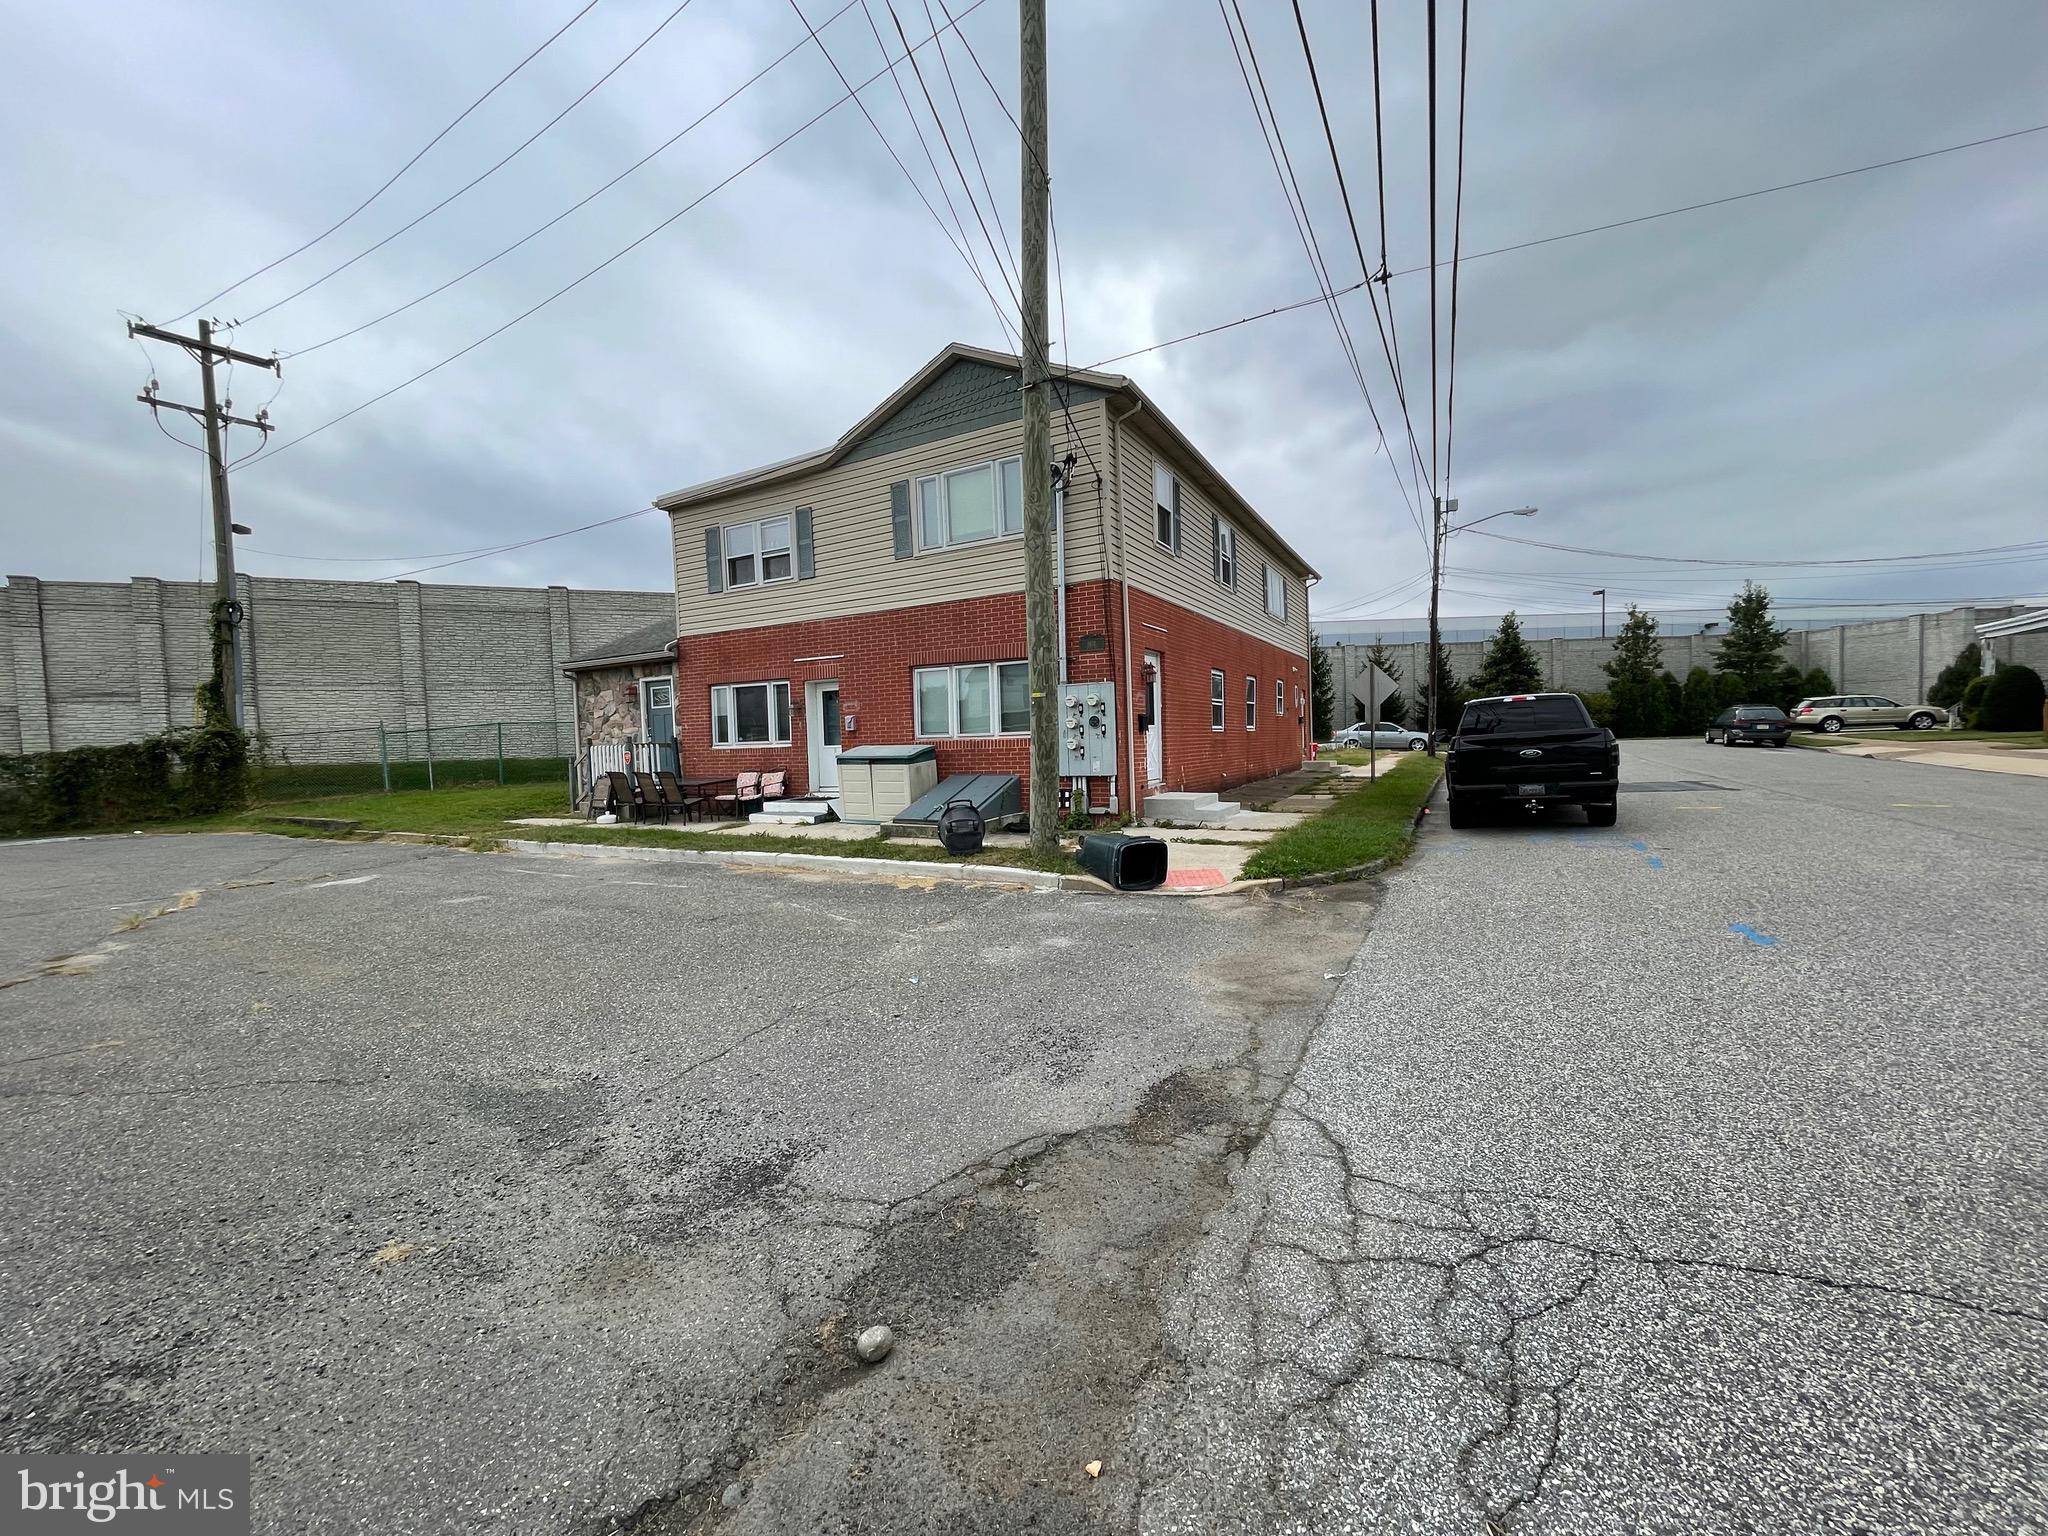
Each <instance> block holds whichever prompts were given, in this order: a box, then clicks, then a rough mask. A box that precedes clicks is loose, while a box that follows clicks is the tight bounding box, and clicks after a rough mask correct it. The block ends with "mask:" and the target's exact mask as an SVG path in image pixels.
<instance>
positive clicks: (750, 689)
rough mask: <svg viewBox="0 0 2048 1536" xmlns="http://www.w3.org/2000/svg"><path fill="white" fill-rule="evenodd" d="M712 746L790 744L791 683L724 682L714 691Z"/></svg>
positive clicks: (775, 745)
mask: <svg viewBox="0 0 2048 1536" xmlns="http://www.w3.org/2000/svg"><path fill="white" fill-rule="evenodd" d="M711 745H713V746H714V747H786V746H788V745H789V684H787V683H724V684H721V685H720V686H718V687H716V688H713V689H712V690H711Z"/></svg>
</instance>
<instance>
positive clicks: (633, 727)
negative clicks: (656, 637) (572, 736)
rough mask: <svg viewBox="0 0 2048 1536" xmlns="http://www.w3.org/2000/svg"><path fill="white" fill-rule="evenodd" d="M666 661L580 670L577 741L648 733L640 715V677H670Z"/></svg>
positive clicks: (632, 737) (636, 737) (626, 738)
mask: <svg viewBox="0 0 2048 1536" xmlns="http://www.w3.org/2000/svg"><path fill="white" fill-rule="evenodd" d="M667 676H669V668H668V666H667V665H666V664H665V663H663V662H642V663H640V664H638V665H636V666H624V667H597V668H594V669H592V670H591V671H588V672H578V673H577V674H576V741H577V745H578V746H579V747H580V746H581V745H582V744H583V743H584V742H586V741H594V742H599V743H602V744H609V743H611V742H615V741H638V740H640V739H641V738H642V736H643V735H645V722H644V721H643V720H642V719H641V718H640V679H641V678H643V677H667Z"/></svg>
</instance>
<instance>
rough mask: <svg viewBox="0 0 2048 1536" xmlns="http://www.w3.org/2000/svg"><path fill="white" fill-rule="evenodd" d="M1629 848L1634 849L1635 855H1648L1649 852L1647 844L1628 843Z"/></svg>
mask: <svg viewBox="0 0 2048 1536" xmlns="http://www.w3.org/2000/svg"><path fill="white" fill-rule="evenodd" d="M1629 847H1631V848H1633V849H1635V851H1636V852H1637V853H1648V852H1649V851H1650V845H1649V844H1648V843H1630V844H1629Z"/></svg>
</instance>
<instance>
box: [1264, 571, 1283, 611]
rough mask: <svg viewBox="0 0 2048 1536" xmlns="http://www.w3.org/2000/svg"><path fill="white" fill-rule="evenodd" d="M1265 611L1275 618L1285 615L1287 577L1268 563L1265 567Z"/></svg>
mask: <svg viewBox="0 0 2048 1536" xmlns="http://www.w3.org/2000/svg"><path fill="white" fill-rule="evenodd" d="M1266 612H1268V613H1270V614H1271V615H1273V617H1274V618H1276V619H1284V618H1286V617H1287V578H1286V577H1285V576H1282V575H1281V574H1280V573H1279V572H1278V571H1276V570H1274V569H1273V567H1272V566H1270V565H1269V566H1267V567H1266Z"/></svg>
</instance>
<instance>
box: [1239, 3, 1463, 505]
mask: <svg viewBox="0 0 2048 1536" xmlns="http://www.w3.org/2000/svg"><path fill="white" fill-rule="evenodd" d="M1229 4H1230V5H1231V6H1232V7H1236V4H1237V0H1229ZM1224 6H1225V0H1216V8H1217V12H1218V14H1219V15H1221V16H1222V18H1223V30H1224V33H1225V34H1226V35H1227V36H1228V37H1229V38H1230V51H1231V55H1232V57H1233V58H1235V59H1236V61H1237V72H1238V77H1239V78H1240V79H1241V80H1243V82H1244V88H1245V95H1246V96H1247V97H1248V98H1249V99H1250V101H1251V107H1252V116H1253V117H1254V118H1256V119H1257V120H1258V124H1259V137H1260V138H1261V139H1262V140H1264V141H1265V145H1266V158H1267V159H1268V160H1269V161H1270V162H1271V163H1272V166H1273V175H1274V177H1275V179H1277V180H1278V181H1279V183H1280V195H1281V197H1282V198H1283V199H1284V200H1285V201H1286V203H1287V211H1288V214H1289V215H1290V216H1291V217H1292V219H1293V220H1294V232H1295V234H1296V235H1297V236H1298V237H1299V238H1300V240H1301V248H1302V253H1303V255H1305V256H1306V257H1307V258H1308V264H1309V272H1310V275H1311V276H1313V277H1314V278H1315V279H1316V280H1317V282H1318V283H1319V284H1320V285H1321V287H1322V290H1323V306H1324V308H1325V309H1326V310H1327V311H1328V313H1329V316H1330V324H1331V326H1332V327H1333V328H1334V329H1335V330H1336V332H1337V342H1338V346H1339V347H1340V348H1341V349H1342V351H1343V353H1344V357H1345V360H1346V362H1348V363H1349V364H1350V366H1351V376H1352V379H1353V380H1354V381H1355V382H1356V383H1357V385H1358V393H1359V395H1360V397H1361V398H1362V399H1363V400H1364V401H1365V408H1366V412H1367V414H1368V415H1370V416H1371V418H1372V424H1373V430H1374V431H1375V432H1376V433H1377V434H1378V435H1379V442H1378V445H1377V450H1378V451H1379V452H1381V453H1384V454H1385V455H1386V459H1387V468H1388V470H1389V471H1390V472H1391V473H1392V474H1393V476H1394V486H1395V489H1397V490H1398V491H1399V492H1400V493H1401V503H1402V505H1403V506H1405V507H1406V508H1407V509H1408V517H1409V520H1410V521H1411V522H1412V523H1414V525H1415V532H1416V536H1417V537H1419V538H1421V539H1422V540H1423V542H1424V544H1425V545H1427V543H1428V535H1427V534H1426V533H1424V531H1423V527H1422V515H1421V513H1420V512H1418V511H1417V510H1416V506H1415V503H1414V501H1413V500H1412V499H1411V498H1410V497H1409V494H1408V486H1407V483H1406V482H1405V481H1403V480H1402V478H1401V466H1400V464H1399V463H1398V462H1397V461H1396V460H1395V458H1394V454H1393V450H1392V449H1391V448H1389V447H1388V446H1387V431H1386V427H1385V426H1384V424H1382V422H1381V421H1380V413H1379V407H1378V406H1376V405H1374V404H1373V398H1372V391H1371V390H1370V389H1368V388H1367V387H1366V383H1365V371H1364V370H1363V369H1362V368H1360V367H1359V365H1358V350H1357V348H1356V347H1355V346H1353V344H1352V341H1351V333H1350V331H1349V329H1348V328H1347V327H1346V326H1345V324H1344V315H1343V312H1342V311H1341V310H1339V309H1338V307H1337V300H1336V296H1335V293H1334V291H1333V285H1332V284H1331V282H1330V273H1329V267H1328V264H1327V263H1325V262H1324V261H1323V259H1322V250H1321V246H1320V243H1319V242H1318V241H1317V240H1316V238H1315V233H1314V228H1313V225H1312V223H1311V221H1310V220H1309V218H1308V208H1307V204H1306V203H1305V202H1302V203H1301V204H1300V206H1298V207H1297V200H1298V199H1299V197H1300V183H1299V182H1298V181H1295V179H1294V175H1293V161H1292V158H1291V157H1290V156H1287V154H1286V139H1285V138H1284V136H1282V135H1281V133H1280V123H1279V120H1278V119H1277V118H1275V119H1274V121H1273V127H1272V131H1271V133H1268V131H1267V128H1266V115H1265V114H1264V113H1261V111H1260V109H1259V102H1260V98H1261V97H1262V96H1265V79H1264V75H1263V72H1261V71H1260V70H1259V67H1258V55H1257V53H1256V51H1255V50H1254V49H1253V47H1252V39H1251V33H1250V32H1249V31H1246V32H1245V34H1244V48H1243V50H1240V49H1239V48H1238V35H1237V32H1236V31H1233V30H1232V28H1231V25H1230V12H1229V11H1228V10H1225V9H1224ZM1237 17H1238V26H1239V27H1240V28H1242V27H1243V26H1244V13H1243V11H1242V10H1241V9H1240V10H1238V12H1237ZM1246 55H1250V57H1251V60H1252V64H1251V70H1250V72H1247V70H1246V68H1245V58H1246ZM1254 74H1257V75H1258V76H1259V86H1258V89H1257V90H1256V91H1255V90H1254V89H1253V86H1252V77H1253V75H1254ZM1265 101H1266V113H1270V112H1271V111H1272V99H1271V97H1270V96H1265ZM1276 140H1277V141H1278V149H1277V150H1276V148H1275V141H1276ZM1283 160H1285V161H1286V169H1285V170H1284V171H1283V170H1282V162H1283ZM1290 186H1292V189H1293V190H1292V192H1291V193H1290V190H1289V189H1290Z"/></svg>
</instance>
